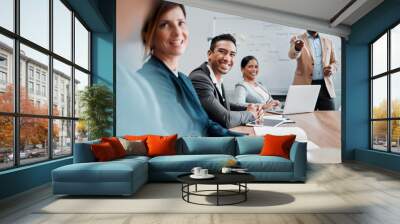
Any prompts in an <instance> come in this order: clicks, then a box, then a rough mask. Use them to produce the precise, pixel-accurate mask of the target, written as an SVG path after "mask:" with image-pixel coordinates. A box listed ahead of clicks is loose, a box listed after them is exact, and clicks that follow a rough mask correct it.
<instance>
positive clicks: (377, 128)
mask: <svg viewBox="0 0 400 224" xmlns="http://www.w3.org/2000/svg"><path fill="white" fill-rule="evenodd" d="M372 148H373V149H377V150H382V151H387V121H373V122H372Z"/></svg>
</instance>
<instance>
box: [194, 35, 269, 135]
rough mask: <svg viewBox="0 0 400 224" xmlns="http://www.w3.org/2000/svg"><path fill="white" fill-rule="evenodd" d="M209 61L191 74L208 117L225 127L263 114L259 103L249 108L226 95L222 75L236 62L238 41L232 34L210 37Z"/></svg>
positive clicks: (243, 122)
mask: <svg viewBox="0 0 400 224" xmlns="http://www.w3.org/2000/svg"><path fill="white" fill-rule="evenodd" d="M207 54H208V62H204V63H203V64H202V65H200V67H198V68H196V69H195V70H194V71H192V72H191V73H190V75H189V78H190V79H191V80H192V83H193V86H194V88H195V89H196V92H197V95H198V96H199V98H200V101H201V104H202V106H203V107H204V109H205V110H206V112H207V113H208V116H209V117H210V118H211V119H212V120H214V121H216V122H218V123H219V124H221V125H222V126H224V127H226V128H233V127H236V126H240V125H245V124H246V123H248V122H250V121H254V120H255V119H256V118H258V117H259V116H262V109H261V107H259V106H257V105H254V104H252V105H249V106H247V107H245V106H240V105H237V104H234V103H230V102H229V100H228V99H227V96H226V95H225V89H224V85H223V83H222V82H223V76H224V75H226V74H227V73H228V72H229V71H230V70H231V68H232V66H233V64H234V59H235V56H236V40H235V38H234V37H233V36H232V35H230V34H222V35H219V36H216V37H214V38H213V39H212V40H211V46H210V49H209V50H208V53H207Z"/></svg>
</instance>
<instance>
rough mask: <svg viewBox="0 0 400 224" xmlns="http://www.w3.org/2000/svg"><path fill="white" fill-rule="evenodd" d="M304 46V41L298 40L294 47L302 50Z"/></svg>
mask: <svg viewBox="0 0 400 224" xmlns="http://www.w3.org/2000/svg"><path fill="white" fill-rule="evenodd" d="M303 47H304V42H303V41H302V40H296V41H295V42H294V49H295V50H296V51H301V49H303Z"/></svg>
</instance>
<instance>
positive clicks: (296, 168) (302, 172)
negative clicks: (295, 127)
mask: <svg viewBox="0 0 400 224" xmlns="http://www.w3.org/2000/svg"><path fill="white" fill-rule="evenodd" d="M290 160H291V161H292V162H293V179H294V180H295V181H305V180H306V175H307V142H294V143H293V145H292V148H291V149H290Z"/></svg>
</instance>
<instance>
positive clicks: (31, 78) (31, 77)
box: [28, 66, 33, 80]
mask: <svg viewBox="0 0 400 224" xmlns="http://www.w3.org/2000/svg"><path fill="white" fill-rule="evenodd" d="M28 75H29V79H30V80H33V67H32V66H29V71H28Z"/></svg>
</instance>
